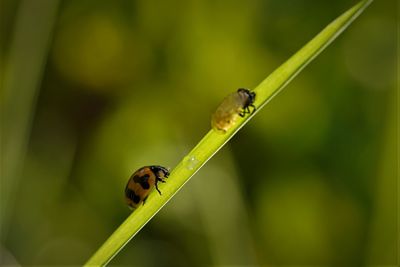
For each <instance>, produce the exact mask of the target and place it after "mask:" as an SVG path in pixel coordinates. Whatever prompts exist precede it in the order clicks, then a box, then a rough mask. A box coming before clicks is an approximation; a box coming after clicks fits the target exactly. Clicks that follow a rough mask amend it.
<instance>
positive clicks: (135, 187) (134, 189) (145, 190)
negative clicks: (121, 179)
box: [125, 166, 169, 209]
mask: <svg viewBox="0 0 400 267" xmlns="http://www.w3.org/2000/svg"><path fill="white" fill-rule="evenodd" d="M168 176H169V171H168V169H167V168H164V167H162V166H145V167H142V168H140V169H139V170H137V171H135V172H134V173H133V174H132V176H131V177H130V178H129V180H128V184H127V185H126V187H125V199H126V202H127V204H128V205H129V207H131V208H133V209H135V208H137V207H138V206H139V205H140V204H142V203H143V204H144V203H145V202H146V199H147V197H148V196H149V194H150V192H151V191H152V189H153V188H154V187H155V188H156V189H157V191H158V193H159V194H160V195H161V191H160V190H159V189H158V186H157V184H158V182H162V183H165V179H166V178H168Z"/></svg>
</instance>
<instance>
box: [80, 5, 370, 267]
mask: <svg viewBox="0 0 400 267" xmlns="http://www.w3.org/2000/svg"><path fill="white" fill-rule="evenodd" d="M371 2H372V0H364V1H361V2H359V3H358V4H357V5H355V6H354V7H352V8H351V9H349V10H348V11H346V12H345V13H344V14H342V15H341V16H340V17H338V18H337V19H336V20H335V21H333V22H332V23H331V24H329V25H328V26H327V27H326V28H325V29H323V30H322V31H321V32H320V33H319V34H318V35H317V36H315V37H314V39H312V40H311V41H310V42H308V43H307V44H306V45H305V46H304V47H303V48H301V49H300V50H299V51H298V52H297V53H296V54H294V55H293V56H292V57H291V58H290V59H289V60H287V61H286V62H285V63H284V64H282V65H281V66H280V67H279V68H278V69H276V70H275V71H274V72H273V73H272V74H271V75H269V76H268V77H267V78H266V79H265V80H264V81H262V82H261V83H260V85H258V86H257V87H256V88H255V89H254V90H253V91H254V92H255V93H256V95H257V97H256V101H255V103H254V104H255V106H256V108H257V110H256V112H254V113H253V114H252V115H251V116H247V117H246V118H244V119H241V118H240V119H239V120H238V121H237V123H236V124H235V125H234V126H233V127H232V128H230V129H229V130H228V131H227V132H226V133H225V134H221V133H217V132H215V131H214V130H210V131H209V132H208V133H207V134H206V136H205V137H204V138H203V139H202V140H201V141H200V142H199V143H198V144H197V145H196V147H195V148H193V150H192V151H190V153H189V154H188V155H187V156H185V157H184V158H183V159H182V161H181V162H180V163H179V164H178V165H177V166H176V167H175V168H174V169H173V170H172V172H171V175H170V176H169V178H168V182H167V183H166V184H163V185H161V186H160V189H161V191H162V196H159V195H158V194H157V193H154V192H153V193H152V194H150V196H149V198H148V200H147V202H146V205H143V206H141V207H139V208H138V209H137V210H135V211H134V212H133V213H132V214H131V215H130V216H129V217H128V218H127V219H126V220H125V221H124V222H123V223H122V224H121V225H120V226H119V227H118V229H117V230H115V232H114V233H113V234H112V235H111V236H110V237H109V238H108V239H107V240H106V242H105V243H104V244H103V245H102V246H101V247H100V248H99V249H98V250H97V252H96V253H95V254H94V255H93V256H92V257H91V258H90V259H89V261H88V262H87V263H86V265H96V266H97V265H105V264H107V263H108V262H109V261H110V260H111V259H112V258H113V257H114V256H115V255H116V254H117V253H118V252H119V251H120V250H121V249H122V248H123V247H124V246H125V244H126V243H127V242H129V240H130V239H131V238H132V237H133V236H135V234H136V233H137V232H139V230H140V229H141V228H142V227H143V226H144V225H145V224H146V223H147V222H148V221H149V220H150V219H151V218H152V217H153V216H154V215H155V214H156V213H157V212H158V211H159V210H160V209H161V208H162V207H163V206H164V205H165V204H166V203H167V202H168V201H169V200H170V199H171V198H172V197H173V196H174V195H175V194H176V193H177V192H178V191H179V189H180V188H181V187H182V186H183V185H184V184H185V183H186V182H187V181H188V180H189V179H190V178H191V177H192V176H193V175H194V174H195V173H196V172H197V171H198V170H199V169H200V168H201V167H202V166H203V165H204V164H205V163H206V162H207V161H208V160H209V159H210V158H211V157H212V156H213V155H214V154H215V153H217V151H218V150H219V149H221V148H222V147H223V146H224V144H225V143H226V142H228V141H229V139H231V138H232V136H233V135H234V134H235V133H236V132H237V131H238V130H239V129H240V128H241V127H243V126H244V125H245V124H246V123H247V122H248V121H249V120H250V119H251V118H252V117H253V116H254V115H255V114H256V113H257V112H258V111H260V109H261V108H262V107H263V106H264V105H265V104H267V102H268V101H269V100H271V99H272V98H273V97H274V96H275V95H276V94H278V93H279V91H280V90H282V89H283V88H284V87H285V85H287V84H288V83H289V82H290V81H291V80H292V79H293V78H294V77H295V76H296V75H297V74H298V73H299V72H300V71H301V70H302V69H303V68H304V67H305V66H306V65H307V64H308V63H309V62H310V61H311V60H313V59H314V58H315V57H316V56H317V55H318V54H319V53H320V52H321V51H323V50H324V49H325V48H326V47H327V46H328V45H329V44H330V43H331V42H332V41H333V40H334V39H335V38H336V37H337V36H338V35H339V34H340V33H342V32H343V31H344V30H345V29H346V28H347V27H348V26H349V25H350V24H351V23H352V22H353V20H354V19H356V18H357V17H358V16H359V15H360V14H361V13H362V12H363V10H364V9H365V8H366V7H367V6H368V5H369V4H370V3H371Z"/></svg>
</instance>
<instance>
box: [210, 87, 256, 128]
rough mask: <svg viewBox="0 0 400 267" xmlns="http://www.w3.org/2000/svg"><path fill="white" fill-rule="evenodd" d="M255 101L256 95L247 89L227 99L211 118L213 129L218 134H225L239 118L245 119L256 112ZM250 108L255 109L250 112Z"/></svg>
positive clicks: (241, 89) (242, 89) (240, 90)
mask: <svg viewBox="0 0 400 267" xmlns="http://www.w3.org/2000/svg"><path fill="white" fill-rule="evenodd" d="M255 99H256V93H254V92H251V91H250V90H249V89H246V88H239V89H238V90H237V91H236V92H234V93H232V94H230V95H228V96H227V97H225V98H224V100H223V101H222V103H221V104H220V105H219V106H218V108H217V110H216V111H215V112H214V113H213V115H212V117H211V126H212V128H213V129H214V130H215V131H217V132H220V133H225V132H226V131H227V130H228V129H229V128H230V127H232V125H234V124H235V123H236V120H237V118H238V117H239V116H240V117H244V116H245V115H246V114H251V113H253V112H254V111H255V110H256V107H255V106H254V105H253V103H254V100H255ZM250 107H251V108H252V109H253V110H252V111H250Z"/></svg>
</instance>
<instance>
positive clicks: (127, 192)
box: [125, 188, 140, 204]
mask: <svg viewBox="0 0 400 267" xmlns="http://www.w3.org/2000/svg"><path fill="white" fill-rule="evenodd" d="M125 196H126V197H127V198H129V199H130V200H132V201H133V202H134V203H136V204H138V203H139V202H140V197H139V196H138V195H136V194H135V192H134V191H133V190H131V189H129V188H126V189H125Z"/></svg>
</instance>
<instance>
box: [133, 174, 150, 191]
mask: <svg viewBox="0 0 400 267" xmlns="http://www.w3.org/2000/svg"><path fill="white" fill-rule="evenodd" d="M149 177H150V175H148V174H145V175H143V176H137V175H135V176H134V177H133V181H134V182H135V183H138V184H140V186H141V187H142V188H143V189H149V188H150V184H149V182H148V180H149Z"/></svg>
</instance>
